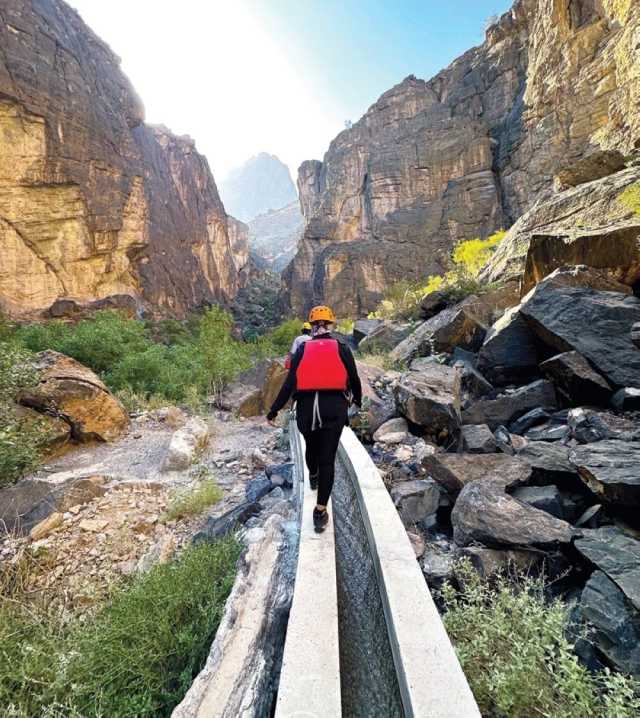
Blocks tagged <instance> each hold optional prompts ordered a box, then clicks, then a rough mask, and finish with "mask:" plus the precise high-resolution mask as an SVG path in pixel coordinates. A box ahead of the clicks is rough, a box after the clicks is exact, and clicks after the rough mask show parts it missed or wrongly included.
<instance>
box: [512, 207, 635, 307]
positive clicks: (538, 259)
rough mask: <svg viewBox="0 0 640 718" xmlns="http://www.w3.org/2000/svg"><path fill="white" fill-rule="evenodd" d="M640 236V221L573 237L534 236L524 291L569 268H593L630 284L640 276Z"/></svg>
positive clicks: (526, 263) (525, 269)
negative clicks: (555, 272)
mask: <svg viewBox="0 0 640 718" xmlns="http://www.w3.org/2000/svg"><path fill="white" fill-rule="evenodd" d="M639 235H640V222H637V221H636V222H634V223H629V222H621V223H619V224H615V225H613V226H609V227H603V228H601V229H595V230H590V231H586V232H581V233H578V234H574V235H573V236H570V235H564V236H563V235H548V234H547V235H545V234H539V235H535V236H534V237H532V239H531V243H530V245H529V251H528V252H527V259H526V262H525V268H524V276H523V278H522V291H523V293H526V292H528V291H529V290H530V289H531V288H532V287H534V286H535V285H536V284H537V283H538V282H540V281H541V280H542V279H544V277H546V276H548V275H549V274H551V272H553V271H554V270H556V269H558V268H559V267H562V266H566V265H586V266H588V267H593V268H596V269H599V270H601V272H602V273H603V274H604V275H605V276H607V277H610V278H611V280H612V282H616V283H618V282H619V280H622V282H626V284H628V285H631V284H633V282H634V281H635V279H636V278H637V276H638V275H639V274H640V254H639V252H638V236H639ZM623 286H626V285H623ZM626 291H629V290H628V289H627V290H626Z"/></svg>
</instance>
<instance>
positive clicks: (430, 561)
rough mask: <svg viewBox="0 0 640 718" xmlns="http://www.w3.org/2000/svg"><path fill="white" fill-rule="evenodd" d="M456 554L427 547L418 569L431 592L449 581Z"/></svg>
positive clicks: (453, 568)
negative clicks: (420, 570)
mask: <svg viewBox="0 0 640 718" xmlns="http://www.w3.org/2000/svg"><path fill="white" fill-rule="evenodd" d="M456 559H457V556H456V553H455V552H454V551H444V550H442V549H439V548H436V547H432V546H430V545H427V547H426V549H425V552H424V553H423V554H422V557H421V559H420V568H421V569H422V573H423V574H424V577H425V579H426V581H427V584H428V586H429V588H430V589H431V590H433V589H437V588H440V587H441V586H442V584H443V583H444V582H445V581H450V580H451V579H452V578H453V576H454V572H455V566H456Z"/></svg>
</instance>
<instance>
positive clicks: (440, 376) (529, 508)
mask: <svg viewBox="0 0 640 718" xmlns="http://www.w3.org/2000/svg"><path fill="white" fill-rule="evenodd" d="M516 301H518V299H517V298H516ZM423 304H424V306H425V312H424V316H425V317H426V318H425V319H424V320H423V321H421V322H418V323H414V324H413V325H412V326H411V327H410V330H409V332H408V333H407V332H406V331H403V332H394V327H393V325H394V323H393V322H390V321H385V322H380V321H367V322H358V323H357V324H356V327H357V332H354V341H356V342H359V344H360V346H363V345H366V343H367V342H368V341H370V338H371V337H374V336H375V335H376V333H380V332H381V330H384V336H385V337H386V338H387V341H389V340H390V338H391V337H395V346H392V347H390V355H391V357H395V359H396V361H398V360H402V362H404V363H403V364H401V365H400V366H404V368H403V369H402V370H394V371H387V372H382V371H380V372H379V373H378V375H376V376H374V377H372V378H371V381H370V388H372V389H373V391H374V393H375V400H376V402H377V404H378V405H380V406H385V407H387V409H388V410H389V409H392V411H391V412H390V413H389V412H388V413H387V417H388V418H387V420H386V421H385V422H383V423H382V424H381V425H379V426H378V427H377V429H376V431H375V433H373V435H372V436H371V434H368V433H367V432H366V431H361V434H362V436H363V437H364V439H365V440H369V441H372V442H373V443H372V444H371V445H370V452H371V455H372V457H373V459H374V461H375V462H376V464H377V465H378V467H379V469H380V470H381V472H382V474H383V477H384V479H385V482H386V484H387V486H388V487H389V490H390V493H391V497H392V498H393V500H394V502H395V504H396V507H397V508H398V511H399V513H400V516H401V518H402V519H403V521H404V523H405V526H406V528H407V531H408V533H409V534H410V538H411V541H412V544H413V545H414V547H415V548H416V553H417V556H418V559H419V560H420V563H421V566H422V568H423V572H424V574H425V577H426V579H427V581H428V583H429V584H430V586H432V588H433V587H437V586H439V585H440V584H441V583H442V581H443V580H445V579H446V578H452V577H453V576H454V574H455V565H456V561H457V560H458V559H460V558H467V559H469V560H470V561H471V563H472V565H473V566H474V567H475V568H476V569H477V570H478V571H479V572H480V573H481V574H482V575H484V576H487V577H488V576H491V575H494V574H495V573H496V572H499V571H503V570H505V569H507V568H509V567H511V568H517V569H519V570H526V571H536V572H537V571H544V572H545V573H546V575H547V576H549V577H551V578H554V577H559V576H562V580H561V581H559V582H558V584H557V585H555V584H554V588H553V591H554V592H555V593H556V594H557V595H560V596H562V597H563V598H566V599H567V600H569V601H571V602H572V605H573V610H572V616H574V619H575V620H576V621H578V622H585V623H588V624H589V625H590V626H591V630H592V636H593V638H592V642H593V646H591V648H590V649H589V650H590V653H589V656H590V658H588V660H591V659H597V660H598V661H600V662H602V663H604V664H605V665H611V666H613V667H616V668H618V669H620V670H622V671H625V672H628V673H632V674H634V675H636V676H640V658H639V655H638V652H637V649H636V647H634V646H635V644H634V641H633V636H637V635H640V633H638V631H639V630H640V629H639V628H638V627H639V626H640V590H639V584H638V576H639V575H640V571H639V568H638V566H639V565H640V563H639V561H640V539H639V536H640V519H639V518H638V506H639V505H640V413H638V411H637V404H636V403H635V402H636V401H637V399H636V397H637V396H638V395H640V391H639V390H640V348H639V347H638V342H637V336H636V335H637V327H638V323H639V322H640V298H638V297H636V296H634V294H633V293H632V291H631V288H630V287H629V285H628V284H625V283H624V282H620V281H619V279H618V278H616V277H614V276H612V274H611V273H610V272H608V271H606V270H605V269H603V268H602V267H588V266H584V265H572V266H560V267H556V268H554V269H553V270H552V271H551V272H550V273H549V274H548V275H546V276H544V277H542V278H541V279H540V280H539V281H537V282H536V283H534V285H533V286H532V287H531V288H530V289H529V291H528V292H527V293H526V294H525V295H524V296H523V297H522V298H521V299H520V302H519V304H517V305H516V306H512V307H508V308H504V309H503V313H502V316H498V317H497V318H495V321H494V322H493V324H486V323H485V322H484V321H483V319H486V317H487V315H485V316H484V317H480V316H479V315H477V314H476V315H474V314H473V311H472V310H471V309H469V307H468V305H465V303H464V302H461V303H459V304H458V305H454V306H451V305H450V303H448V302H447V301H443V300H442V299H441V298H436V300H432V301H431V302H429V301H427V300H426V299H425V301H424V302H423ZM498 313H499V312H498ZM463 327H467V328H468V331H466V330H461V329H462V328H463ZM445 338H447V340H446V341H445ZM449 339H451V342H450V343H447V341H448V340H449ZM390 343H393V342H390ZM634 631H635V633H634Z"/></svg>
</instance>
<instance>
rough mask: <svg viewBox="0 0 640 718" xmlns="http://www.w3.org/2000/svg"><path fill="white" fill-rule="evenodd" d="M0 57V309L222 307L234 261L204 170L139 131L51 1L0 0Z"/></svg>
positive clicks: (180, 147)
mask: <svg viewBox="0 0 640 718" xmlns="http://www.w3.org/2000/svg"><path fill="white" fill-rule="evenodd" d="M0 48H2V52H1V53H0V308H2V309H3V310H4V311H7V312H9V313H11V314H14V315H25V314H35V313H37V312H39V311H41V310H43V309H46V308H47V307H49V306H50V305H51V304H52V303H53V302H54V301H55V300H56V299H58V298H60V297H70V298H73V299H76V300H78V301H80V302H86V301H91V300H95V299H102V298H105V297H108V296H110V295H114V294H125V295H130V296H132V297H134V298H136V299H137V300H139V301H141V302H142V303H146V304H149V305H152V306H154V307H158V308H161V309H163V310H169V311H173V312H175V313H178V314H181V313H184V312H185V311H186V310H188V309H190V308H192V307H195V306H198V305H200V304H202V303H204V302H209V301H215V300H226V299H229V298H231V297H233V296H234V295H235V293H236V291H237V289H238V265H237V258H239V257H241V256H244V257H245V260H244V261H246V250H242V251H241V250H239V249H238V248H237V247H236V248H232V246H231V243H232V239H231V238H230V234H229V227H228V219H227V215H226V214H225V210H224V207H223V205H222V202H221V200H220V197H219V195H218V191H217V189H216V185H215V182H214V179H213V176H212V175H211V172H210V170H209V167H208V164H207V161H206V159H205V158H204V157H202V156H201V155H199V154H198V153H197V152H196V150H195V146H194V143H193V141H192V140H190V139H189V138H188V137H175V136H173V135H172V134H171V133H170V132H169V131H168V130H166V129H165V128H162V127H150V126H147V125H145V124H144V122H143V114H144V113H143V108H142V105H141V103H140V100H139V99H138V97H137V96H136V94H135V92H134V91H133V89H132V88H131V85H130V83H129V81H128V79H127V78H126V77H125V75H124V74H123V73H122V71H121V70H120V67H119V59H118V58H117V57H116V56H115V55H114V54H113V52H111V50H110V49H109V48H108V46H107V45H106V44H105V43H103V42H102V41H101V40H100V39H99V38H98V37H96V35H94V34H93V32H92V31H91V30H90V29H89V28H87V26H86V25H85V24H84V23H83V22H82V20H81V19H80V17H79V16H78V15H77V13H76V12H75V11H74V10H72V9H71V8H70V7H69V6H67V5H66V4H65V3H64V2H62V1H61V0H5V1H4V2H3V3H2V5H1V6H0ZM241 261H242V260H241Z"/></svg>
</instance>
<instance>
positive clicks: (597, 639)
mask: <svg viewBox="0 0 640 718" xmlns="http://www.w3.org/2000/svg"><path fill="white" fill-rule="evenodd" d="M580 614H581V617H582V618H583V619H584V620H585V621H587V622H588V623H589V624H591V626H593V628H594V632H593V634H592V636H591V640H592V641H593V643H595V645H596V646H597V647H598V649H599V650H600V651H601V652H602V653H603V654H604V655H605V656H606V658H607V659H608V660H609V661H610V662H611V663H613V665H614V666H615V667H616V668H618V669H619V670H620V671H622V672H623V673H627V674H631V675H634V676H640V614H639V613H638V611H637V610H634V609H633V607H632V606H631V605H630V604H629V602H628V601H627V600H626V599H625V597H624V594H623V593H622V591H621V590H620V589H619V588H618V586H617V585H616V584H615V583H614V582H613V581H612V580H611V579H610V578H608V577H607V576H606V575H605V574H604V573H603V572H602V571H594V572H593V574H592V575H591V578H590V579H589V580H588V581H587V584H586V586H585V587H584V590H583V592H582V598H581V600H580Z"/></svg>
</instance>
